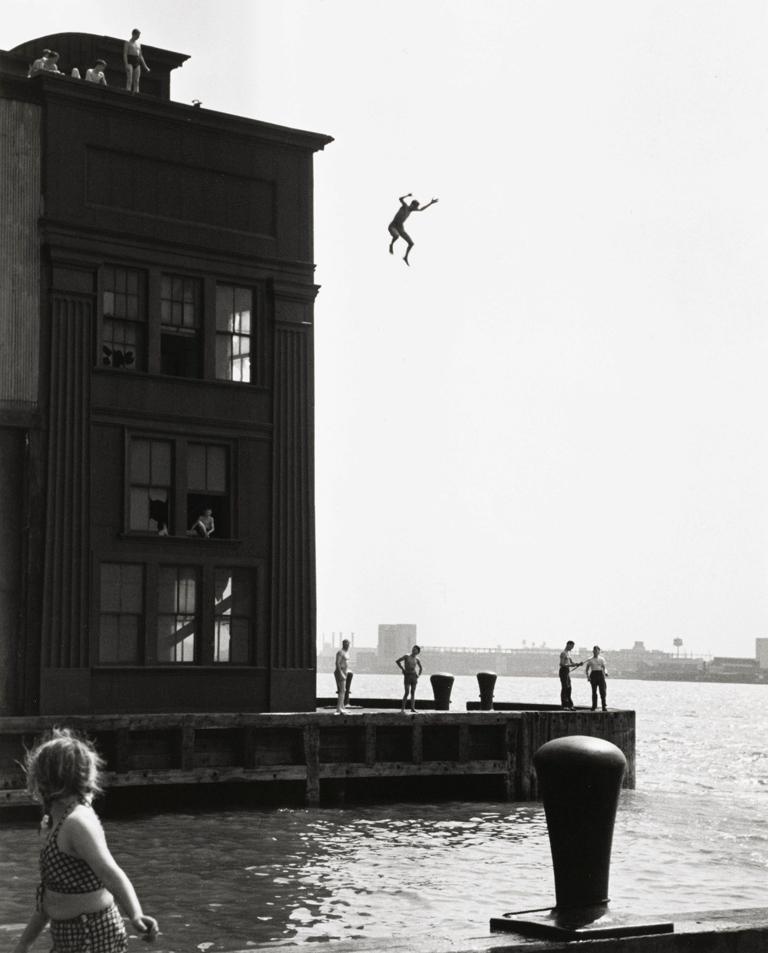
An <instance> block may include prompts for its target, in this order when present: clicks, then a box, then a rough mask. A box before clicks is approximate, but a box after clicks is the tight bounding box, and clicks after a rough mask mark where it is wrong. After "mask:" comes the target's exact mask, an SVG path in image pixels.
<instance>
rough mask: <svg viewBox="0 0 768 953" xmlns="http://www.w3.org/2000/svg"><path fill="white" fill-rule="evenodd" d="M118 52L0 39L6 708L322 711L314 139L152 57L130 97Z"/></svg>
mask: <svg viewBox="0 0 768 953" xmlns="http://www.w3.org/2000/svg"><path fill="white" fill-rule="evenodd" d="M43 47H49V48H52V49H56V50H58V51H59V52H60V54H61V59H60V65H61V67H62V68H63V69H64V70H66V71H67V72H68V71H69V68H70V67H71V66H78V67H79V69H80V71H81V73H82V74H83V75H85V68H86V67H88V66H91V65H93V61H94V60H95V59H96V57H98V56H103V57H104V58H105V59H107V60H108V61H109V63H110V69H109V71H108V73H107V77H108V80H109V84H110V85H109V87H107V88H105V87H103V86H96V85H93V84H89V83H86V82H84V81H79V80H76V79H71V78H69V77H68V76H64V77H59V76H55V75H52V74H42V75H38V76H35V77H33V78H31V79H28V78H27V67H28V65H29V63H30V62H31V61H32V60H33V59H34V58H35V57H36V56H38V55H39V53H40V50H41V49H42V48H43ZM121 49H122V41H120V40H117V39H114V38H110V37H97V36H90V35H86V34H62V35H57V36H52V37H44V38H41V39H38V40H35V41H34V42H32V43H29V44H24V45H22V46H20V47H17V48H16V49H15V50H12V51H9V52H2V53H0V501H1V503H0V505H1V506H2V511H3V514H4V517H3V520H2V523H3V526H2V532H0V670H1V671H2V673H3V674H2V676H1V677H0V679H1V680H0V714H4V715H11V714H22V713H25V714H26V713H28V714H38V713H40V714H45V713H54V714H59V713H62V714H65V713H78V712H83V713H87V712H136V711H147V712H162V711H176V712H178V711H242V710H245V711H286V710H306V709H310V708H314V702H315V576H314V500H313V484H314V478H313V302H314V298H315V294H316V290H317V289H316V286H315V284H314V278H313V273H314V264H313V246H312V166H313V154H314V153H315V152H316V151H317V150H319V149H322V148H323V147H324V146H325V145H326V144H327V143H328V142H330V141H331V140H330V138H329V137H327V136H321V135H317V134H314V133H308V132H302V131H299V130H295V129H288V128H283V127H280V126H275V125H270V124H267V123H262V122H257V121H253V120H249V119H244V118H242V117H238V116H231V115H226V114H222V113H217V112H213V111H210V110H206V109H204V108H195V107H194V106H191V105H189V106H188V105H183V104H180V103H175V102H172V101H171V99H170V74H171V71H172V70H173V69H175V68H176V67H178V66H180V65H181V64H182V63H183V62H184V60H185V59H186V57H185V56H183V55H180V54H176V53H172V52H169V51H166V50H160V49H156V48H152V47H144V55H145V58H146V59H147V61H148V62H149V63H150V65H151V67H152V72H151V74H150V75H148V76H145V77H143V78H142V93H141V94H140V95H133V94H131V93H128V92H126V91H125V90H124V89H123V85H124V82H123V76H122V71H121V69H120V68H118V67H119V66H120V62H121ZM206 510H210V511H211V513H210V515H211V516H212V518H213V520H214V522H215V531H214V532H213V534H212V535H211V536H210V537H209V538H206V537H205V536H201V535H198V534H197V532H193V531H192V527H193V526H194V524H195V522H196V520H197V518H198V516H200V515H201V514H203V513H205V511H206ZM191 533H192V534H191Z"/></svg>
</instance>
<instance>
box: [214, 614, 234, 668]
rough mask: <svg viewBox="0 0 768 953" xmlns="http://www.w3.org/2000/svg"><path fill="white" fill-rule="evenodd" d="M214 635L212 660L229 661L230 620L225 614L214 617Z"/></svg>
mask: <svg viewBox="0 0 768 953" xmlns="http://www.w3.org/2000/svg"><path fill="white" fill-rule="evenodd" d="M214 636H215V637H214V646H213V649H214V654H213V660H214V662H228V661H229V644H230V620H229V619H228V618H227V617H226V616H223V617H222V618H219V619H216V622H215V633H214Z"/></svg>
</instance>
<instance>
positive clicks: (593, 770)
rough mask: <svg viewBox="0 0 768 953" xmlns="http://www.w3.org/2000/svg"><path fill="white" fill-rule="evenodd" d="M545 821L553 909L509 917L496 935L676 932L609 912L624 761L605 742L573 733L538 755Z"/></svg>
mask: <svg viewBox="0 0 768 953" xmlns="http://www.w3.org/2000/svg"><path fill="white" fill-rule="evenodd" d="M533 764H534V767H535V768H536V776H537V777H538V781H539V793H540V795H541V799H542V801H543V803H544V813H545V815H546V818H547V830H548V832H549V844H550V849H551V851H552V866H553V867H554V874H555V903H556V905H555V907H553V908H552V909H549V910H546V909H543V910H528V911H521V912H520V913H518V914H515V913H508V914H505V915H504V916H503V917H494V918H493V919H492V920H491V929H492V930H505V931H511V932H515V933H521V934H523V935H524V936H536V937H560V938H565V939H584V938H588V937H590V938H596V937H615V936H633V935H642V934H647V933H671V932H672V930H673V925H672V924H671V923H668V922H665V923H648V922H641V923H638V922H636V921H634V920H633V918H630V917H628V916H627V915H623V916H622V915H618V916H617V915H615V914H614V913H613V912H612V911H609V910H608V902H609V901H608V878H609V874H610V867H611V847H612V845H613V827H614V822H615V820H616V809H617V807H618V803H619V792H620V790H621V780H622V778H623V776H624V772H625V770H626V767H627V761H626V758H625V757H624V755H623V754H622V752H621V750H620V749H619V748H617V747H616V745H614V744H611V742H610V741H604V740H603V739H602V738H592V737H586V736H584V735H572V736H570V737H567V738H556V739H555V740H554V741H548V742H547V743H546V744H544V745H542V746H541V747H540V748H539V749H538V751H537V752H536V753H535V754H534V756H533Z"/></svg>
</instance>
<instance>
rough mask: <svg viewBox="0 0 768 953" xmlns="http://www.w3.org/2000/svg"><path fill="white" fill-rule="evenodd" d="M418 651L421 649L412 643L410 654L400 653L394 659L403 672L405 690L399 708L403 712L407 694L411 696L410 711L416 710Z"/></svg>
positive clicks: (418, 672) (419, 670) (419, 673)
mask: <svg viewBox="0 0 768 953" xmlns="http://www.w3.org/2000/svg"><path fill="white" fill-rule="evenodd" d="M420 652H421V649H420V648H419V647H418V645H414V647H413V648H412V649H411V654H410V655H401V656H400V658H399V659H395V665H397V667H398V668H399V669H400V671H401V672H402V673H403V684H404V688H405V691H404V692H403V705H402V708H401V709H400V711H401V712H402V713H403V714H405V703H406V702H407V701H408V695H409V694H410V697H411V711H413V712H415V711H416V685H417V684H418V682H419V675H421V672H422V667H421V660H420V659H419V653H420ZM417 669H418V671H417Z"/></svg>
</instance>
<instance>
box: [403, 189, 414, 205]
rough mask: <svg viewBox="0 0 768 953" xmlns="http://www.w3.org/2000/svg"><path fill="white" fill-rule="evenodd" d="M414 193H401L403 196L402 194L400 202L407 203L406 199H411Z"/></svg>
mask: <svg viewBox="0 0 768 953" xmlns="http://www.w3.org/2000/svg"><path fill="white" fill-rule="evenodd" d="M412 195H413V192H407V193H406V194H405V195H401V196H400V204H401V205H405V204H406V201H405V200H406V199H409V198H410V197H411V196H412Z"/></svg>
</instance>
